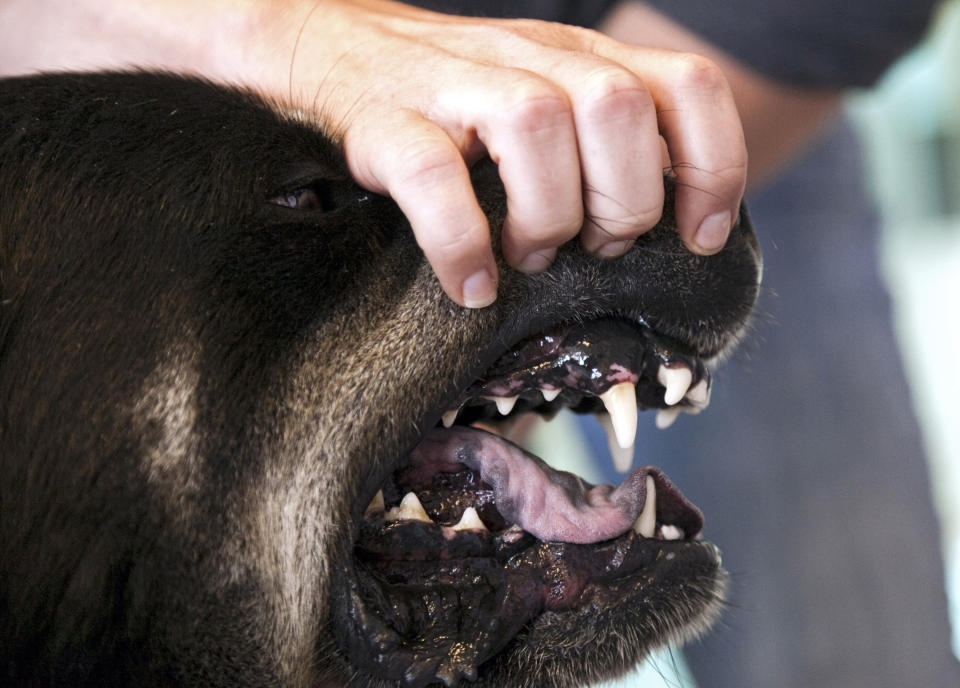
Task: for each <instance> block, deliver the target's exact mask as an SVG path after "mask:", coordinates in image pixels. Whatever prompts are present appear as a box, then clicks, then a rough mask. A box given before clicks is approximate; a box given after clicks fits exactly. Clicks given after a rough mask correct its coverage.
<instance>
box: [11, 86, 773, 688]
mask: <svg viewBox="0 0 960 688" xmlns="http://www.w3.org/2000/svg"><path fill="white" fill-rule="evenodd" d="M474 182H475V185H476V188H477V191H478V195H479V197H480V199H481V202H482V204H483V205H484V206H485V209H486V211H487V212H488V214H489V216H490V220H491V226H492V227H498V226H499V224H500V222H501V221H502V218H503V216H504V209H505V199H504V195H503V190H502V188H501V186H500V185H499V182H498V180H497V176H496V170H495V169H494V168H493V166H492V165H491V164H489V163H487V164H483V165H479V166H478V167H477V169H475V171H474ZM669 205H670V201H669V199H668V207H669ZM495 239H496V237H495ZM758 274H759V257H758V250H757V245H756V241H755V238H754V236H753V233H752V230H751V228H750V226H749V222H748V221H747V220H746V217H745V216H741V221H740V222H739V224H738V225H737V226H736V227H735V228H734V230H733V234H732V236H731V238H730V241H729V244H728V246H727V248H726V249H725V250H724V251H722V252H721V253H720V254H718V255H716V256H713V257H709V258H703V257H697V256H694V255H692V254H690V253H688V252H687V251H686V250H684V248H683V246H682V244H681V242H680V241H679V239H678V238H677V236H676V233H675V231H674V230H673V228H672V226H671V217H670V215H669V212H668V214H667V215H666V216H665V217H664V219H663V221H662V223H661V225H660V226H658V227H657V228H656V229H654V230H652V231H651V232H649V233H647V234H645V235H644V236H643V237H641V238H640V240H639V241H638V242H637V244H636V246H635V247H634V248H633V250H632V251H631V252H630V253H629V254H628V255H626V256H624V257H623V258H620V259H617V260H609V261H601V260H597V259H594V258H592V257H590V256H588V255H586V254H585V253H584V252H582V251H581V250H580V249H579V248H578V247H576V246H573V245H571V246H567V247H564V248H563V249H562V250H561V252H560V255H559V256H558V258H557V260H556V262H555V264H554V265H553V267H551V268H550V269H549V270H548V271H547V272H545V273H543V274H539V275H524V274H520V273H517V272H514V271H511V270H509V269H506V268H504V269H503V270H502V279H501V286H500V298H499V300H498V301H497V302H496V304H495V305H494V306H492V307H490V308H487V309H483V310H480V311H468V310H465V309H462V308H459V307H457V306H455V305H454V304H453V303H452V302H451V301H449V300H448V299H447V298H446V297H445V296H444V295H443V293H442V291H441V290H440V288H439V285H438V283H437V281H436V279H435V277H434V276H433V273H432V271H431V269H430V267H429V265H427V264H426V263H425V261H424V260H423V256H422V254H421V253H420V251H419V249H418V248H417V246H416V243H415V241H414V239H413V237H412V234H411V232H410V231H409V227H408V225H407V224H406V222H405V220H404V218H403V216H402V215H401V214H400V213H399V211H398V210H397V208H396V207H395V206H394V205H393V204H392V203H391V202H390V201H389V200H387V199H384V198H381V197H378V196H375V195H372V194H369V193H366V192H364V191H363V190H361V189H359V188H358V187H356V186H355V185H354V184H353V183H352V182H351V181H350V178H349V176H348V174H347V172H346V169H345V166H344V163H343V160H342V157H341V156H340V154H339V152H338V150H337V149H336V147H335V146H333V145H331V144H330V143H329V141H328V140H326V139H325V138H324V137H323V136H322V135H321V134H320V133H318V131H317V129H316V128H315V127H312V126H309V125H307V124H305V123H300V122H298V121H296V120H295V118H291V117H288V116H285V115H282V114H278V113H277V112H276V111H275V110H273V109H271V108H270V107H268V106H266V105H264V104H263V103H261V102H259V101H258V100H256V99H255V98H253V97H252V96H249V95H246V94H243V93H239V92H236V91H229V90H224V89H219V88H214V87H212V86H210V85H208V84H205V83H202V82H199V81H191V80H184V79H179V78H175V77H169V76H159V75H147V74H128V75H83V76H80V75H73V76H67V75H54V76H45V77H35V78H23V79H15V80H8V81H6V82H4V83H3V87H2V90H0V465H2V472H3V479H2V481H0V506H2V510H3V513H2V518H0V547H2V550H0V585H2V590H0V618H2V621H0V648H2V649H0V656H2V660H0V667H2V670H3V671H5V672H6V674H7V678H9V679H12V680H14V681H20V682H24V683H29V682H31V681H33V680H37V681H41V680H43V679H44V677H46V679H50V680H54V681H60V682H78V681H80V682H84V681H86V682H92V681H100V682H108V683H120V684H132V683H137V682H140V683H150V684H164V683H169V684H177V685H187V684H191V685H230V686H236V685H265V684H276V685H290V686H300V685H303V686H308V685H331V686H336V685H351V686H366V685H371V686H374V685H395V684H396V683H398V682H399V683H400V684H403V685H410V686H422V685H426V684H431V683H435V682H443V683H445V684H446V685H455V684H456V683H457V682H458V681H459V680H460V679H461V678H466V679H469V680H476V681H477V682H478V684H481V685H489V686H505V685H516V686H520V685H522V686H539V685H542V686H576V685H581V684H584V683H587V682H589V681H591V680H594V679H596V678H600V677H606V676H610V675H614V674H617V673H619V672H621V671H623V670H626V669H627V668H629V667H630V666H632V665H633V664H635V663H636V662H637V661H638V660H639V659H640V658H641V657H642V656H643V655H644V654H646V653H647V652H648V651H649V650H650V649H651V648H653V647H655V646H658V645H661V644H663V643H666V642H669V641H675V640H681V639H683V638H685V637H688V636H689V635H691V634H693V633H696V632H697V631H699V630H700V629H702V628H703V627H704V626H706V625H707V624H708V623H709V621H710V620H711V619H712V617H713V616H714V615H715V613H716V611H717V608H718V606H719V600H720V596H721V592H722V587H723V574H722V570H721V569H720V563H719V556H718V553H717V551H716V550H715V549H714V548H713V547H712V546H711V545H709V544H705V543H703V542H702V541H700V539H699V532H700V528H701V525H702V518H701V516H700V514H699V512H698V511H697V510H696V508H695V507H693V506H692V505H691V504H689V503H688V502H687V501H686V500H685V499H684V498H683V497H682V495H681V494H680V493H679V491H678V490H677V489H676V488H675V487H673V486H672V485H671V483H670V482H669V480H668V479H667V478H666V477H665V476H663V475H662V473H660V472H659V471H658V470H656V469H655V468H652V467H640V468H635V469H634V470H633V471H632V472H631V473H630V474H629V475H627V477H626V479H625V480H624V482H623V484H622V485H621V486H620V487H618V488H616V489H614V488H611V487H604V486H598V487H593V486H590V485H585V484H584V483H583V482H582V481H580V480H579V479H577V478H576V477H575V476H572V475H570V474H566V473H558V472H556V471H553V470H552V469H550V468H549V467H548V466H547V465H546V464H544V463H543V462H542V461H540V460H539V459H537V458H536V457H532V456H530V455H528V454H526V453H525V452H523V451H522V450H520V449H519V448H517V447H515V446H514V445H512V444H510V443H509V442H507V441H506V440H503V439H500V438H499V437H497V436H496V435H495V434H491V433H488V432H484V431H481V430H478V429H475V428H472V427H469V426H471V425H473V424H476V423H478V422H486V423H488V424H489V423H491V422H495V421H496V420H497V419H498V418H501V416H503V415H505V416H506V420H508V421H509V420H510V419H512V418H514V417H516V416H518V415H520V414H524V413H528V412H537V413H542V414H552V413H554V412H556V410H558V409H559V408H562V407H570V408H573V409H574V410H576V411H579V412H598V413H601V414H603V413H605V411H604V408H607V409H610V411H611V415H612V419H613V420H612V422H611V427H612V432H613V433H614V435H619V438H620V443H621V444H627V445H629V444H630V442H632V439H631V437H632V430H633V428H632V426H631V423H632V422H635V416H636V410H635V408H634V405H635V404H636V403H639V405H640V407H642V408H652V409H664V408H667V407H668V406H669V407H670V409H671V410H667V411H664V412H663V413H664V415H663V416H662V418H666V419H669V417H670V414H671V413H673V412H674V410H675V409H681V408H682V409H685V410H689V411H696V410H699V409H700V408H702V407H703V406H704V405H705V404H706V400H707V396H708V393H709V372H708V365H707V364H708V363H709V362H710V361H711V360H713V359H716V358H718V357H720V356H722V355H723V354H724V353H725V352H727V351H728V350H729V349H730V348H731V347H732V345H733V344H734V343H735V341H736V340H737V338H738V337H739V336H740V334H741V333H742V331H743V329H744V327H745V322H746V320H747V317H748V314H749V312H750V309H751V307H752V304H753V301H754V299H755V296H756V292H757V282H758ZM665 397H666V399H665ZM668 402H669V403H668ZM631 418H632V420H631ZM409 493H413V494H414V496H413V497H411V496H410V495H409ZM47 682H49V681H47Z"/></svg>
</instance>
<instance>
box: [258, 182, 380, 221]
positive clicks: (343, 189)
mask: <svg viewBox="0 0 960 688" xmlns="http://www.w3.org/2000/svg"><path fill="white" fill-rule="evenodd" d="M369 200H370V194H369V193H367V192H366V191H364V190H363V189H361V188H359V187H358V186H357V185H356V184H354V183H353V182H352V181H349V180H323V181H311V180H307V181H303V182H293V183H291V184H289V185H288V186H285V187H282V188H281V189H280V190H278V191H274V192H273V193H272V194H270V195H268V196H267V202H268V203H270V204H272V205H278V206H280V207H282V208H290V209H291V210H297V211H302V212H310V213H318V212H322V213H329V212H333V211H334V210H338V209H340V208H344V207H350V206H355V205H361V204H364V203H367V202H368V201H369Z"/></svg>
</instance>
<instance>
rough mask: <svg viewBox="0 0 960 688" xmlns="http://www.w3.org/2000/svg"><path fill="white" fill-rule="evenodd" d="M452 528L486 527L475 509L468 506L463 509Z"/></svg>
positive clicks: (472, 528)
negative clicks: (458, 519) (457, 521)
mask: <svg viewBox="0 0 960 688" xmlns="http://www.w3.org/2000/svg"><path fill="white" fill-rule="evenodd" d="M453 529H454V530H487V527H486V526H485V525H484V524H483V521H481V520H480V516H479V515H478V514H477V510H476V509H474V508H473V507H472V506H468V507H467V508H466V509H464V510H463V515H462V516H461V517H460V522H459V523H457V525H455V526H454V527H453Z"/></svg>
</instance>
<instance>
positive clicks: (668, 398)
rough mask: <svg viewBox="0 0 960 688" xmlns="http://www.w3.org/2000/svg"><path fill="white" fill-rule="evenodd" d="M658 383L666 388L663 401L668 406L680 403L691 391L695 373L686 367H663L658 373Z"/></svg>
mask: <svg viewBox="0 0 960 688" xmlns="http://www.w3.org/2000/svg"><path fill="white" fill-rule="evenodd" d="M657 382H659V383H660V384H661V385H663V386H664V387H665V388H666V391H665V392H664V394H663V401H664V403H665V404H666V405H667V406H673V405H674V404H676V403H679V402H680V400H682V399H683V397H684V396H685V395H686V393H687V390H688V389H690V383H692V382H693V372H692V371H691V370H690V369H689V368H687V367H686V366H679V367H676V368H671V367H668V366H666V365H661V366H660V370H658V371H657Z"/></svg>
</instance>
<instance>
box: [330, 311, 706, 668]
mask: <svg viewBox="0 0 960 688" xmlns="http://www.w3.org/2000/svg"><path fill="white" fill-rule="evenodd" d="M679 348H682V347H679ZM677 349H678V346H677V345H676V344H674V343H669V342H667V341H666V340H664V339H662V338H660V337H658V336H657V335H656V334H654V332H653V331H652V330H651V328H650V327H649V326H648V325H646V323H643V322H639V323H637V324H633V323H626V322H624V321H621V320H609V319H608V320H601V321H590V322H588V323H577V324H564V325H560V326H557V327H554V328H551V329H550V331H548V332H546V333H543V334H540V335H537V336H535V337H532V338H530V339H528V340H526V341H524V342H522V343H520V344H519V345H518V346H516V347H514V348H513V349H511V350H510V351H509V352H507V353H506V354H504V355H503V356H501V357H500V359H499V360H498V361H497V362H496V363H495V364H494V365H493V367H492V368H491V369H490V370H489V371H488V372H487V374H486V375H484V376H483V377H482V378H481V379H480V380H478V381H477V382H475V383H473V384H471V385H470V386H469V387H468V388H467V390H465V391H464V392H463V393H462V394H461V395H460V396H459V397H457V400H456V402H455V403H454V404H453V405H452V410H451V411H448V412H446V413H444V415H443V419H442V425H441V427H438V428H435V429H434V430H432V431H431V432H429V433H427V434H426V435H425V436H424V438H423V439H422V440H421V441H420V442H419V444H417V446H416V447H415V448H414V449H413V451H412V452H411V453H410V455H409V457H407V459H406V460H405V461H404V462H403V465H402V467H400V468H398V469H397V470H396V471H395V472H394V473H392V474H391V475H390V476H389V477H388V479H387V480H386V481H385V483H384V484H383V485H382V486H381V487H380V489H379V490H378V491H377V493H376V495H375V496H374V498H373V499H372V500H371V501H370V503H369V505H367V507H366V508H365V509H364V510H363V516H362V519H361V522H360V524H359V527H358V533H359V535H358V537H357V541H356V544H355V549H354V557H355V567H356V571H357V577H356V582H355V585H354V587H353V588H352V589H351V591H350V596H349V604H348V605H347V613H346V614H345V617H344V618H345V619H346V620H347V622H346V623H345V624H344V625H343V626H342V628H341V637H342V638H343V642H344V643H345V645H347V647H349V648H350V652H351V654H352V656H353V659H354V662H355V663H357V664H358V665H360V666H364V667H365V668H366V669H367V670H368V671H370V672H371V673H373V674H378V675H381V676H383V677H384V678H389V679H395V680H401V681H402V682H403V684H404V685H407V686H424V685H427V684H430V683H433V682H435V681H441V682H443V683H444V684H445V685H447V686H454V685H457V684H458V683H459V681H460V679H461V678H465V679H468V680H474V679H476V677H477V675H478V671H479V668H480V666H481V665H482V664H483V663H484V662H485V661H487V660H488V659H490V657H492V656H493V655H495V654H496V653H497V652H498V651H500V650H501V649H503V647H504V646H505V645H507V644H508V643H510V642H511V641H512V640H513V638H514V637H515V636H516V635H517V634H518V633H520V632H521V631H522V630H523V628H524V627H525V626H526V624H528V623H529V622H530V621H531V620H532V619H534V618H536V617H537V616H539V615H540V614H543V613H545V612H564V611H571V610H577V609H580V608H584V607H588V606H589V607H593V608H602V607H604V606H606V605H608V604H615V603H616V600H617V596H616V595H615V594H611V593H610V590H609V589H608V588H609V585H610V584H611V583H613V582H616V586H615V587H616V589H617V590H618V591H620V592H622V590H623V588H624V586H628V585H633V586H635V587H637V588H639V589H643V588H644V583H645V582H646V581H647V580H649V576H650V575H651V569H652V568H653V567H655V565H657V562H658V558H661V557H662V558H664V559H665V560H666V561H669V562H672V563H671V564H670V565H671V566H674V567H676V566H683V565H692V566H693V568H694V569H695V570H697V573H698V575H703V574H704V572H706V571H709V572H711V574H713V575H715V573H716V570H717V568H718V566H719V557H718V554H717V552H716V550H715V548H713V547H712V546H709V545H701V544H698V543H695V542H694V540H695V539H696V538H698V537H699V536H700V531H701V529H702V527H703V516H702V514H701V513H700V511H699V510H698V509H697V508H696V507H695V506H693V505H692V504H690V503H689V502H688V501H687V500H686V499H685V498H684V497H683V495H682V494H681V493H680V491H679V490H678V489H677V488H676V487H674V486H673V484H672V483H671V482H670V480H669V479H668V478H667V477H666V476H665V475H664V474H663V473H662V472H661V471H660V470H659V469H657V468H656V467H653V466H641V467H638V468H635V469H634V470H633V471H631V472H630V474H629V475H628V476H626V478H625V479H624V480H623V481H622V483H621V484H620V485H619V486H617V487H613V486H611V485H598V486H593V485H589V484H587V483H585V482H584V481H583V480H582V479H581V478H579V477H578V476H576V475H573V474H571V473H566V472H561V471H556V470H554V469H553V468H551V467H550V465H549V464H548V463H547V462H545V461H544V460H542V459H540V458H539V457H537V456H534V455H532V454H529V453H527V452H526V451H524V450H523V449H522V448H521V447H519V446H517V445H515V444H513V443H512V442H510V441H509V440H507V439H504V438H503V437H501V436H499V434H493V433H490V432H487V431H486V430H481V429H474V428H471V427H468V423H469V422H476V421H478V420H481V421H482V422H483V424H484V425H486V426H490V425H491V424H493V425H496V426H499V427H503V428H509V427H510V424H511V422H512V421H515V420H516V419H517V416H519V415H522V414H524V413H528V412H535V413H538V414H541V415H547V416H552V415H554V414H555V413H556V412H557V411H558V410H559V409H560V408H561V407H568V408H571V409H573V410H575V411H576V412H581V413H586V412H590V413H596V414H598V417H606V418H608V419H611V420H608V422H607V423H606V424H605V427H606V428H607V430H608V433H609V438H610V447H611V451H612V453H613V456H614V461H615V463H616V464H617V468H618V469H619V470H620V471H621V472H625V471H627V470H629V467H630V462H631V460H632V453H633V440H634V433H635V431H636V420H637V409H638V403H639V406H640V408H641V409H645V408H664V407H666V408H671V407H672V408H671V410H675V411H676V412H679V410H680V409H687V410H689V411H690V412H693V413H696V412H699V411H700V410H702V409H703V408H704V407H705V406H706V404H707V401H708V399H709V389H710V376H709V372H708V369H707V367H706V365H705V364H704V363H703V361H702V360H701V359H700V358H699V357H697V356H695V355H692V354H681V353H679V352H678V351H677ZM607 413H609V415H606V414H607ZM622 450H626V451H622ZM651 540H653V541H658V542H651ZM664 540H669V541H676V542H675V544H674V545H666V543H664V542H663V541H664ZM681 562H683V563H681ZM672 575H673V576H674V577H676V574H672Z"/></svg>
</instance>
